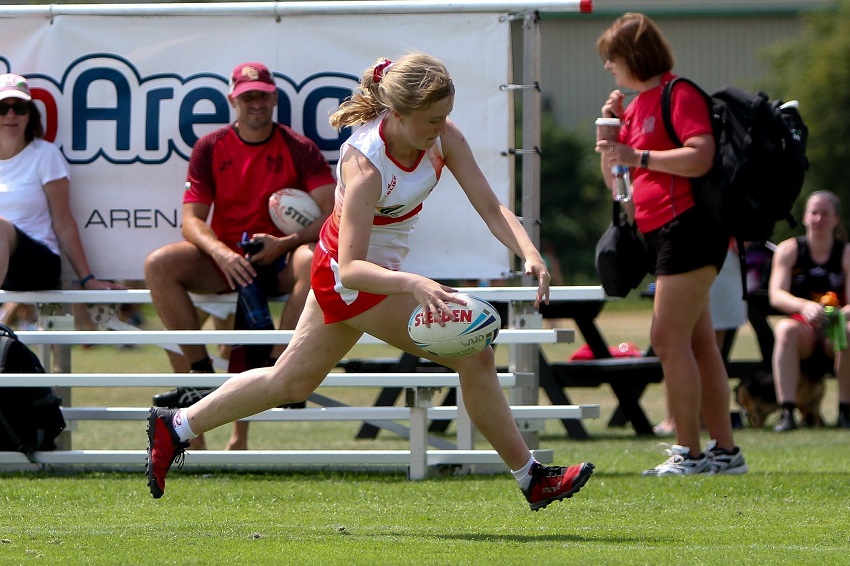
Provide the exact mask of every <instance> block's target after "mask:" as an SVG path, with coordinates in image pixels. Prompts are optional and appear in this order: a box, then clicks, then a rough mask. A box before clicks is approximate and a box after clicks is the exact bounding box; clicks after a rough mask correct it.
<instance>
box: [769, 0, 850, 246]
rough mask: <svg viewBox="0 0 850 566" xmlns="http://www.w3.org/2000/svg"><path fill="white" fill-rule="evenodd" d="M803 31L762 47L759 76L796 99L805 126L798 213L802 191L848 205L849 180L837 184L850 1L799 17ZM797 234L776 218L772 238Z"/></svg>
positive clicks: (848, 144)
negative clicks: (830, 194)
mask: <svg viewBox="0 0 850 566" xmlns="http://www.w3.org/2000/svg"><path fill="white" fill-rule="evenodd" d="M804 21H805V25H804V29H803V32H802V33H801V34H800V35H799V36H798V37H795V38H793V39H789V40H788V41H784V42H781V43H779V44H776V45H774V46H771V48H770V49H768V50H767V51H766V52H765V56H766V58H767V62H768V63H769V66H770V68H771V72H770V73H769V74H768V77H767V78H766V79H765V81H764V85H765V90H766V91H767V92H768V93H770V95H771V96H772V97H775V98H781V99H783V100H792V99H797V100H799V101H800V112H801V114H802V116H803V119H804V120H805V121H806V124H807V125H808V126H809V143H808V156H809V163H810V167H809V172H808V174H807V176H806V185H805V187H804V188H803V196H802V197H801V198H800V199H799V200H798V202H797V204H796V206H795V216H796V217H797V218H801V217H802V211H803V209H804V205H805V196H806V195H808V194H809V193H811V192H812V191H815V190H819V189H829V190H831V191H834V192H835V193H836V194H837V195H838V196H839V198H841V201H842V202H843V203H844V204H845V208H847V207H850V184H847V183H843V181H842V179H843V178H844V177H845V173H846V172H845V171H844V168H845V167H846V166H847V162H848V159H850V114H848V112H847V109H848V108H850V33H848V30H850V0H840V1H838V2H836V4H835V5H834V7H833V8H831V9H826V10H821V11H818V12H813V13H811V14H809V15H807V16H806V17H805V18H804ZM798 233H801V230H800V227H799V226H798V227H797V229H794V230H792V229H790V228H788V227H787V226H785V225H784V223H780V224H779V225H778V226H777V230H776V232H775V233H774V239H775V240H777V241H778V240H781V239H783V238H785V237H788V236H790V235H792V234H798Z"/></svg>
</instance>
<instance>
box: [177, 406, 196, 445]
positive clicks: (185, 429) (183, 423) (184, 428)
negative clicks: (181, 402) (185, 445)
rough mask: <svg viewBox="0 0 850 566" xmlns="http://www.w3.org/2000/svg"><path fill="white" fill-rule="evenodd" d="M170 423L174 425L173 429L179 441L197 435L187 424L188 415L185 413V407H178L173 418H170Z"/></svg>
mask: <svg viewBox="0 0 850 566" xmlns="http://www.w3.org/2000/svg"><path fill="white" fill-rule="evenodd" d="M171 424H172V425H174V431H175V432H176V433H177V436H179V437H180V440H181V441H182V440H189V439H190V438H195V437H196V436H198V435H197V434H195V431H193V430H192V427H191V426H189V415H187V414H186V409H180V410H179V411H177V412H176V413H174V418H173V419H172V421H171Z"/></svg>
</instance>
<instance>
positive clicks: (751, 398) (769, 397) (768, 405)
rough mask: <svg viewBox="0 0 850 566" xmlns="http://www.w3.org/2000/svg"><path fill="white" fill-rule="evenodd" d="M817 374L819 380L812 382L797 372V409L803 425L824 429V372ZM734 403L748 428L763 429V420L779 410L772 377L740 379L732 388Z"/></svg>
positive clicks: (806, 375) (805, 375) (767, 374)
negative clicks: (733, 390) (738, 407)
mask: <svg viewBox="0 0 850 566" xmlns="http://www.w3.org/2000/svg"><path fill="white" fill-rule="evenodd" d="M818 375H820V377H819V378H817V379H813V378H811V377H809V374H806V373H802V372H801V373H800V383H799V385H798V386H797V409H798V410H799V411H800V415H801V416H802V418H803V423H805V425H806V426H809V427H822V426H824V423H823V416H822V415H821V411H820V405H821V401H823V394H824V385H823V380H824V376H825V373H823V372H820V373H819V374H818ZM735 400H736V401H737V403H738V405H739V406H740V407H741V408H742V409H743V410H744V412H745V414H746V416H747V419H748V420H749V422H750V426H752V427H754V428H761V427H763V426H764V423H765V421H766V420H767V417H768V416H770V415H771V414H772V413H774V412H776V411H778V410H779V405H778V404H777V402H776V389H775V387H774V384H773V374H771V373H768V372H760V373H759V374H757V375H756V376H755V377H753V378H751V379H748V380H744V379H742V380H741V382H740V383H739V384H738V385H737V386H736V387H735Z"/></svg>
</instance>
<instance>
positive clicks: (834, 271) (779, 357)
mask: <svg viewBox="0 0 850 566" xmlns="http://www.w3.org/2000/svg"><path fill="white" fill-rule="evenodd" d="M803 225H804V226H805V227H806V235H805V236H800V237H798V238H790V239H788V240H785V241H784V242H782V243H781V244H779V246H778V247H777V248H776V252H775V253H774V255H773V264H772V269H771V274H770V284H769V294H770V304H771V306H773V308H775V309H776V310H778V311H781V312H784V313H786V314H788V315H790V316H789V317H788V318H784V319H782V320H780V321H779V322H778V323H777V324H776V327H775V330H774V334H775V336H776V346H775V348H774V351H773V377H774V380H775V383H776V398H777V401H778V402H779V404H780V406H781V407H782V417H781V420H780V422H779V424H778V425H776V427H775V429H774V430H776V431H777V432H784V431H787V430H793V429H795V428H797V424H796V421H795V420H794V408H795V407H796V401H797V399H796V394H797V385H798V383H799V381H800V362H802V361H805V360H811V359H816V358H817V357H826V358H828V359H829V360H832V359H833V358H834V360H835V361H834V371H835V375H836V377H837V378H838V384H839V386H838V387H839V391H838V402H839V405H838V426H840V427H841V428H847V429H850V350H842V351H839V352H837V353H836V352H835V348H834V346H833V344H832V343H831V342H830V341H829V340H827V339H826V335H825V330H826V321H827V317H826V313H825V311H824V305H823V304H821V301H820V299H821V297H823V296H824V295H825V294H826V293H828V292H830V291H831V292H833V293H835V294H836V295H837V297H838V304H839V305H840V307H841V309H842V311H843V312H844V313H845V315H846V314H847V313H848V311H850V307H848V306H847V304H846V303H847V297H848V296H850V288H848V284H850V278H848V277H847V274H848V273H850V246H847V245H845V242H844V240H845V239H846V238H841V237H838V236H837V235H843V229H842V228H841V203H840V202H839V200H838V197H837V196H836V195H835V194H834V193H832V192H830V191H816V192H814V193H812V194H811V195H810V196H809V198H808V200H807V201H806V211H805V213H804V215H803ZM830 365H831V364H830ZM829 367H830V366H827V370H828V369H829ZM812 377H819V376H812Z"/></svg>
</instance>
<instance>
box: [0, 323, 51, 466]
mask: <svg viewBox="0 0 850 566" xmlns="http://www.w3.org/2000/svg"><path fill="white" fill-rule="evenodd" d="M0 373H44V367H43V366H42V365H41V361H40V360H39V359H38V356H36V355H35V352H33V351H32V350H30V349H29V348H28V347H27V346H26V345H25V344H24V343H22V342H21V341H19V340H18V337H17V336H16V335H15V333H14V331H12V329H11V328H9V327H8V326H6V325H5V324H0ZM61 405H62V399H60V398H59V397H57V396H56V395H55V394H54V393H53V389H51V388H50V387H0V451H14V452H23V453H24V454H26V455H27V459H29V461H30V462H35V455H34V453H35V452H36V451H40V450H56V443H55V440H56V437H57V436H58V435H59V433H61V432H62V431H63V430H64V429H65V419H64V418H62V410H61V409H60V406H61Z"/></svg>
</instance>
